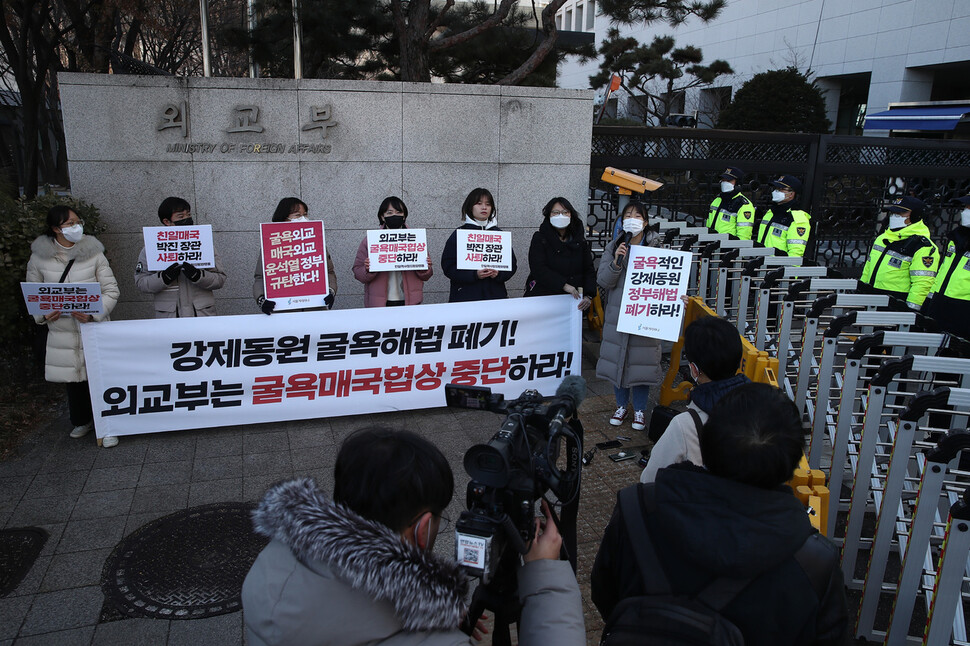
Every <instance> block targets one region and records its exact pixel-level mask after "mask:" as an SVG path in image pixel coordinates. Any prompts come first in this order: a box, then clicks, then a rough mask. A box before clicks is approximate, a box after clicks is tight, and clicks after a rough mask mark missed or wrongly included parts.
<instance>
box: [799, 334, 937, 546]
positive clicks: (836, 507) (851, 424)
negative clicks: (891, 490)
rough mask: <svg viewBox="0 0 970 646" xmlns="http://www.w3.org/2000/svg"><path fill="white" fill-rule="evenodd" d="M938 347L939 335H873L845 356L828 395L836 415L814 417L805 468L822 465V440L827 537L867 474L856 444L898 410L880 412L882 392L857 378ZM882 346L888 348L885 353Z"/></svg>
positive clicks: (849, 531) (884, 373)
mask: <svg viewBox="0 0 970 646" xmlns="http://www.w3.org/2000/svg"><path fill="white" fill-rule="evenodd" d="M942 342H943V337H942V335H939V334H928V333H918V332H892V331H889V332H878V333H875V334H870V335H866V336H863V337H860V338H859V339H858V340H856V341H855V343H853V344H852V347H851V348H850V349H849V351H848V353H847V354H846V357H845V367H844V369H843V373H842V375H843V377H842V382H841V386H840V387H837V388H832V389H831V391H841V392H838V394H837V398H838V401H839V406H838V409H837V411H835V410H833V409H832V408H829V409H828V410H829V412H828V413H826V415H824V416H823V415H821V414H819V413H818V412H816V416H815V424H814V426H813V432H812V442H811V447H810V450H809V464H812V463H813V462H814V463H815V464H818V462H819V461H820V460H821V454H822V444H823V442H824V441H825V440H826V439H828V440H829V442H830V446H831V452H832V453H831V455H832V457H831V468H830V473H829V488H830V489H831V490H832V491H833V492H834V493H833V495H832V497H831V498H830V508H829V516H828V517H829V526H828V535H829V536H832V537H834V531H835V520H836V515H837V513H838V512H839V511H841V510H846V511H847V510H848V508H849V503H850V501H851V500H852V492H854V488H853V487H854V485H855V484H856V480H857V475H856V474H859V473H862V474H865V473H868V472H869V471H867V470H866V466H863V467H860V466H859V464H860V462H862V463H863V465H870V464H871V461H870V459H869V457H868V456H866V455H865V454H863V451H864V449H862V448H860V442H861V439H860V438H861V436H862V433H863V429H864V427H865V424H867V423H868V424H870V425H874V424H875V425H878V426H879V427H881V426H882V425H887V426H888V425H890V424H894V422H892V417H893V415H894V414H895V411H896V410H898V408H899V407H898V406H897V405H896V404H895V403H893V402H891V407H890V408H888V410H883V404H884V402H885V390H884V388H882V387H878V388H874V387H873V386H872V385H871V384H870V385H869V386H866V384H865V380H864V379H863V378H862V376H861V373H862V372H863V371H868V370H873V369H875V368H876V367H877V366H878V365H879V363H880V362H886V361H887V360H890V361H891V360H893V359H896V358H897V357H899V356H900V354H901V353H904V352H920V353H923V352H935V351H936V350H937V349H938V348H939V347H940V344H941V343H942ZM887 345H888V346H890V347H889V348H887V347H886V346H887ZM884 352H888V354H884ZM887 363H888V362H887ZM885 365H887V364H884V366H885ZM891 370H892V368H885V370H882V372H881V376H880V379H882V380H885V379H891V376H890V375H892V374H893V373H892V372H891ZM877 374H880V373H877ZM821 383H822V385H823V387H824V386H825V384H826V383H830V382H827V381H823V382H821ZM880 388H881V389H880ZM831 391H830V390H829V388H827V387H826V388H825V392H831ZM900 392H901V391H899V390H898V386H897V390H896V391H895V392H894V395H893V396H894V397H898V394H899V393H900ZM833 399H835V398H833ZM826 406H828V404H826ZM819 410H821V407H818V408H816V411H819ZM833 418H834V420H835V421H834V423H833ZM873 437H875V436H873ZM860 456H861V457H860ZM860 468H861V469H862V470H861V471H860V470H859V469H860ZM846 474H847V475H848V478H849V480H848V481H847V482H846V481H845V478H846ZM863 479H864V477H863ZM843 484H846V486H847V487H849V488H850V495H849V496H847V497H845V498H843V497H842V490H843ZM853 532H854V530H853V529H850V528H847V529H846V536H852V535H853ZM850 540H851V539H850ZM849 558H850V560H851V559H853V558H854V557H853V556H850V557H849Z"/></svg>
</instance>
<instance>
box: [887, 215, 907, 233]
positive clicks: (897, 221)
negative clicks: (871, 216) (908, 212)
mask: <svg viewBox="0 0 970 646" xmlns="http://www.w3.org/2000/svg"><path fill="white" fill-rule="evenodd" d="M904 226H906V216H905V215H899V214H898V213H890V214H889V228H890V229H892V230H893V231H895V230H896V229H902V228H903V227H904Z"/></svg>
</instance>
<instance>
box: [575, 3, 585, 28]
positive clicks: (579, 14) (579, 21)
mask: <svg viewBox="0 0 970 646" xmlns="http://www.w3.org/2000/svg"><path fill="white" fill-rule="evenodd" d="M582 30H583V5H581V4H578V5H576V31H582Z"/></svg>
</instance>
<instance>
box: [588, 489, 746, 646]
mask: <svg viewBox="0 0 970 646" xmlns="http://www.w3.org/2000/svg"><path fill="white" fill-rule="evenodd" d="M641 490H642V491H643V493H644V502H645V503H646V508H647V510H648V511H652V510H653V509H654V508H655V501H654V487H653V485H652V484H650V485H643V486H640V487H636V486H635V487H627V488H626V489H623V490H622V491H620V493H619V496H618V497H619V502H620V517H621V518H622V519H623V522H624V524H625V526H626V528H627V534H628V536H629V537H630V542H631V544H632V546H633V553H634V554H635V555H636V559H637V569H638V570H639V571H640V576H641V577H642V578H643V586H644V589H645V590H646V591H647V594H646V595H644V596H639V597H628V598H626V599H624V600H623V601H621V602H620V603H619V604H617V606H616V608H614V609H613V612H612V613H610V618H609V619H608V620H607V622H606V627H605V628H604V629H603V637H602V639H601V640H600V646H634V645H641V644H649V645H650V646H695V645H696V646H744V637H743V636H742V635H741V631H740V630H738V627H737V626H735V625H734V624H733V623H731V622H730V621H729V620H728V619H726V618H725V617H723V616H722V615H721V614H720V611H721V610H722V609H723V608H724V607H725V606H727V605H728V604H729V603H731V601H732V600H733V599H734V598H735V597H736V596H737V595H738V594H739V593H740V592H741V591H742V590H744V588H746V587H747V586H748V584H749V583H751V581H752V579H750V578H746V579H727V578H719V579H715V580H714V581H712V582H711V583H710V585H708V586H707V587H706V588H704V589H703V590H701V591H700V592H699V593H697V594H696V595H694V596H693V597H691V596H688V595H675V594H673V591H672V590H671V588H670V583H669V582H668V581H667V576H666V575H665V574H664V571H663V567H662V566H661V565H660V559H659V558H658V557H657V552H656V550H655V549H654V547H653V543H651V542H650V535H649V534H648V533H647V526H646V524H645V523H644V521H643V513H642V511H641V507H640V500H639V495H638V493H637V492H638V491H641Z"/></svg>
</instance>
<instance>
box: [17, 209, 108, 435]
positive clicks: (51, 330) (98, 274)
mask: <svg viewBox="0 0 970 646" xmlns="http://www.w3.org/2000/svg"><path fill="white" fill-rule="evenodd" d="M30 250H31V254H30V260H29V261H28V262H27V282H29V283H57V282H65V283H100V284H101V302H102V305H103V307H104V314H99V315H97V316H93V315H91V314H85V313H81V312H72V313H71V314H66V313H62V312H51V313H50V314H47V315H46V316H35V317H34V319H35V320H36V321H37V323H38V324H39V325H46V326H47V330H48V334H47V356H46V360H45V371H44V376H45V378H46V379H47V381H50V382H52V383H64V384H66V385H67V403H68V408H69V409H70V416H71V423H72V424H73V425H74V430H72V431H71V437H73V438H78V437H83V436H84V435H87V433H88V432H89V431H91V429H93V428H94V419H93V417H94V416H93V413H92V411H91V397H90V394H89V393H88V374H87V370H86V369H85V365H84V352H83V348H82V347H81V324H86V323H92V322H97V321H106V320H108V314H110V312H111V310H112V309H114V306H115V303H117V302H118V296H119V291H118V282H117V281H116V280H115V277H114V274H113V273H112V272H111V266H110V265H109V264H108V259H107V258H105V256H104V245H102V244H101V243H100V242H98V240H97V239H95V238H92V237H91V236H86V235H84V223H83V222H82V221H81V219H80V218H79V217H78V215H77V213H75V212H74V211H73V210H72V209H71V208H70V207H67V206H55V207H53V208H52V209H51V210H50V211H48V213H47V230H46V231H45V232H44V235H42V236H40V237H38V238H37V239H36V240H34V242H33V243H32V244H31V245H30ZM72 260H73V261H74V262H73V264H71V266H70V269H69V270H68V271H67V272H66V275H65V269H67V267H68V264H69V263H70V262H71V261H72ZM62 276H63V277H64V280H63V281H61V277H62ZM117 443H118V439H117V438H115V437H105V438H104V439H103V440H102V445H103V446H106V447H110V446H115V445H116V444H117Z"/></svg>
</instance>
